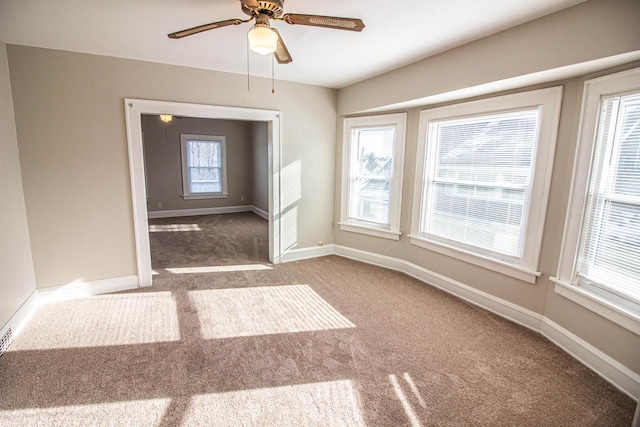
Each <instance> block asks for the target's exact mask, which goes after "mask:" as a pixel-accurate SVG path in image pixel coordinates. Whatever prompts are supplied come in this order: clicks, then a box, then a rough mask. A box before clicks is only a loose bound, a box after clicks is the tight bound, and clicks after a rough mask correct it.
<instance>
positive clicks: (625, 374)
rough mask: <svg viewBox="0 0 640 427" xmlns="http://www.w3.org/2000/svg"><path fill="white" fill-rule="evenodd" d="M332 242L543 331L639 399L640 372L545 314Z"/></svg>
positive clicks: (339, 251) (344, 252) (337, 250)
mask: <svg viewBox="0 0 640 427" xmlns="http://www.w3.org/2000/svg"><path fill="white" fill-rule="evenodd" d="M330 246H332V248H333V253H334V254H335V255H338V256H341V257H344V258H349V259H353V260H356V261H361V262H365V263H367V264H373V265H377V266H380V267H385V268H389V269H391V270H396V271H399V272H402V273H406V274H408V275H409V276H412V277H415V278H416V279H418V280H420V281H422V282H425V283H426V284H428V285H431V286H435V287H436V288H439V289H442V290H443V291H445V292H448V293H450V294H452V295H455V296H457V297H459V298H462V299H464V300H465V301H468V302H470V303H472V304H474V305H477V306H479V307H482V308H484V309H486V310H489V311H491V312H492V313H495V314H497V315H499V316H501V317H504V318H505V319H508V320H510V321H513V322H515V323H518V324H520V325H522V326H525V327H527V328H529V329H531V330H533V331H536V332H538V333H540V334H542V335H543V336H544V337H546V338H547V339H549V340H550V341H552V342H553V343H554V344H556V345H557V346H559V347H560V348H562V349H563V350H564V351H566V352H567V353H568V354H569V355H571V356H572V357H574V358H575V359H577V360H578V361H580V362H581V363H583V364H584V365H585V366H587V367H588V368H590V369H592V370H593V371H594V372H596V373H597V374H598V375H600V376H601V377H602V378H604V379H605V380H607V381H608V382H610V383H611V384H612V385H613V386H614V387H616V388H618V389H619V390H620V391H622V392H623V393H625V394H627V395H628V396H629V397H631V398H632V399H634V400H635V401H638V397H639V396H640V375H638V374H637V373H635V372H633V371H631V370H630V369H629V368H627V367H625V366H624V365H622V364H621V363H620V362H618V361H616V360H615V359H613V358H611V357H610V356H608V355H606V354H605V353H603V352H602V351H600V350H598V349H597V348H595V347H594V346H592V345H591V344H589V343H587V342H586V341H584V340H583V339H581V338H580V337H578V336H576V335H574V334H573V333H571V332H569V331H568V330H566V329H564V328H563V327H561V326H560V325H558V324H556V323H555V322H553V321H552V320H550V319H548V318H546V317H544V316H543V315H541V314H539V313H536V312H533V311H531V310H528V309H526V308H523V307H520V306H518V305H516V304H513V303H511V302H509V301H506V300H503V299H501V298H497V297H495V296H493V295H491V294H488V293H486V292H483V291H480V290H478V289H475V288H473V287H472V286H469V285H466V284H464V283H461V282H458V281H456V280H453V279H450V278H448V277H445V276H442V275H440V274H438V273H435V272H433V271H430V270H427V269H426V268H423V267H420V266H418V265H415V264H413V263H410V262H408V261H405V260H401V259H398V258H393V257H388V256H384V255H379V254H375V253H372V252H367V251H361V250H358V249H352V248H347V247H344V246H340V245H330ZM292 252H293V251H292ZM295 252H296V253H300V254H305V255H307V256H305V257H304V258H299V259H305V258H311V257H312V255H313V254H314V253H315V254H317V256H325V255H330V254H329V253H321V254H320V253H319V251H318V250H317V248H309V249H298V250H296V251H295Z"/></svg>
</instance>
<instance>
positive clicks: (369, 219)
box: [348, 126, 396, 228]
mask: <svg viewBox="0 0 640 427" xmlns="http://www.w3.org/2000/svg"><path fill="white" fill-rule="evenodd" d="M395 131H396V129H395V126H385V127H373V128H354V129H353V130H352V132H353V134H352V137H351V156H350V158H351V165H350V168H349V170H350V185H349V214H348V215H349V220H355V221H359V222H364V223H370V224H375V225H378V226H383V227H386V228H389V191H390V186H391V178H392V176H393V153H394V141H395V133H396V132H395Z"/></svg>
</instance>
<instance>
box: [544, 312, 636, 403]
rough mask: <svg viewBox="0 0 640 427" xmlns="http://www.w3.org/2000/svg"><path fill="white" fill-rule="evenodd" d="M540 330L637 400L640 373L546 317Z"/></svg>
mask: <svg viewBox="0 0 640 427" xmlns="http://www.w3.org/2000/svg"><path fill="white" fill-rule="evenodd" d="M540 332H541V333H542V335H544V336H545V337H546V338H547V339H549V340H550V341H551V342H553V343H554V344H556V345H557V346H558V347H560V348H561V349H563V350H564V351H566V352H567V353H569V354H570V355H572V356H573V357H574V358H576V359H578V360H579V361H580V362H582V363H583V364H584V365H586V366H588V367H589V368H591V370H592V371H594V372H595V373H596V374H598V375H600V376H601V377H602V378H604V379H605V380H607V381H609V382H610V383H611V384H613V386H615V387H616V388H617V389H618V390H620V391H622V392H624V393H626V394H628V395H629V396H630V397H631V398H632V399H634V400H636V401H637V400H638V397H639V396H640V375H638V374H636V373H635V372H633V371H632V370H630V369H629V368H627V367H626V366H624V365H622V364H621V363H620V362H618V361H617V360H615V359H613V358H611V357H610V356H608V355H606V354H605V353H603V352H602V351H600V350H598V349H597V348H595V347H594V346H592V345H591V344H589V343H588V342H586V341H585V340H583V339H582V338H580V337H578V336H576V335H574V334H573V333H571V332H570V331H568V330H566V329H565V328H563V327H562V326H560V325H558V324H557V323H555V322H554V321H552V320H550V319H548V318H546V317H545V318H544V320H543V323H542V328H541V331H540Z"/></svg>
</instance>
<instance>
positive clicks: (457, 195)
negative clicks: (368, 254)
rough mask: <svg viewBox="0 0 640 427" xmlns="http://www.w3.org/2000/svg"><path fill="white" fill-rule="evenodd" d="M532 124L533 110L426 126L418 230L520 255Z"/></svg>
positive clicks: (535, 113) (535, 135) (534, 135)
mask: <svg viewBox="0 0 640 427" xmlns="http://www.w3.org/2000/svg"><path fill="white" fill-rule="evenodd" d="M538 119H539V111H538V110H537V109H535V110H528V111H518V112H510V113H503V114H497V115H489V116H480V117H474V118H465V119H456V120H449V121H443V122H439V123H436V124H432V125H431V126H430V128H429V134H430V139H429V143H430V144H435V159H433V164H434V170H433V172H432V175H430V176H431V177H429V174H427V180H428V182H427V185H426V186H425V191H427V194H426V197H427V198H428V199H427V200H428V203H426V205H425V206H426V207H427V209H426V210H425V211H424V217H423V221H422V224H423V229H422V231H423V232H424V233H427V234H432V235H436V236H440V237H442V238H445V239H450V240H453V241H456V242H461V243H463V244H465V245H470V246H472V247H476V248H480V249H486V250H489V251H492V252H499V253H501V254H505V255H507V256H520V254H521V252H522V245H523V236H524V232H525V224H526V214H527V213H526V209H525V207H526V203H527V200H528V196H529V192H530V187H531V182H532V165H533V156H534V153H535V148H536V143H537V139H538Z"/></svg>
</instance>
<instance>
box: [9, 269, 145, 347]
mask: <svg viewBox="0 0 640 427" xmlns="http://www.w3.org/2000/svg"><path fill="white" fill-rule="evenodd" d="M136 288H138V276H124V277H116V278H113V279H105V280H96V281H93V282H75V283H70V284H68V285H63V286H55V287H50V288H42V289H36V290H35V291H33V293H32V294H31V295H30V296H29V298H27V300H26V301H25V302H24V304H22V306H21V307H20V308H19V309H18V311H16V312H15V314H14V315H13V316H11V319H9V321H8V322H7V323H6V324H5V325H4V326H3V327H2V329H0V337H3V336H4V334H5V333H6V332H7V331H8V330H9V328H11V336H12V339H15V338H16V337H17V336H18V335H19V334H20V332H22V329H23V328H24V326H25V325H26V324H27V323H28V322H29V320H31V318H32V317H33V315H34V314H35V312H36V311H37V310H38V307H40V306H41V305H43V304H47V303H50V302H53V301H62V300H67V299H76V298H82V297H87V296H92V295H100V294H106V293H109V292H118V291H125V290H129V289H136Z"/></svg>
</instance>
